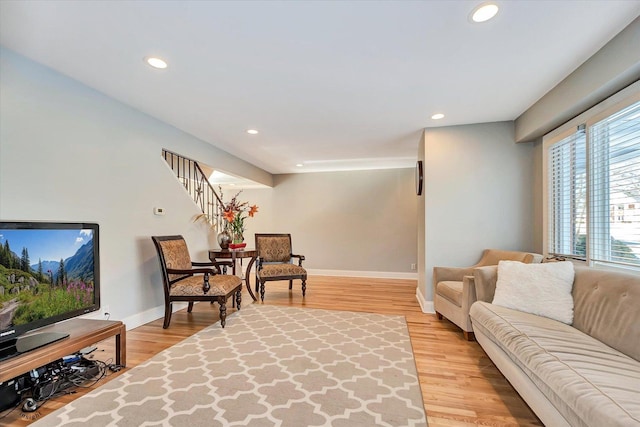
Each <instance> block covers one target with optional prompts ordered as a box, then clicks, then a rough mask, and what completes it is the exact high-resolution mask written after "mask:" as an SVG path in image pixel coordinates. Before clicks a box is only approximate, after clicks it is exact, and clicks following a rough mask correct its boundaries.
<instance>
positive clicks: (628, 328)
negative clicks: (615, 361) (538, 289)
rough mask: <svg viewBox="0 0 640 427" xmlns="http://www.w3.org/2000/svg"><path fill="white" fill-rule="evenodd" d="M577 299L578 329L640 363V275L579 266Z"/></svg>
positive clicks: (576, 326) (574, 298)
mask: <svg viewBox="0 0 640 427" xmlns="http://www.w3.org/2000/svg"><path fill="white" fill-rule="evenodd" d="M573 300H574V302H575V306H574V316H573V327H574V328H577V329H579V330H581V331H582V332H584V333H585V334H588V335H591V336H592V337H594V338H596V339H598V340H600V341H602V342H604V343H605V344H607V345H608V346H610V347H613V348H615V349H616V350H618V351H621V352H623V353H624V354H626V355H628V356H631V357H633V358H634V359H636V360H638V361H640V276H638V275H637V274H624V273H616V274H613V273H611V272H610V271H604V270H596V269H593V268H586V267H583V268H580V267H577V268H576V279H575V282H574V284H573ZM638 389H640V386H639V387H638Z"/></svg>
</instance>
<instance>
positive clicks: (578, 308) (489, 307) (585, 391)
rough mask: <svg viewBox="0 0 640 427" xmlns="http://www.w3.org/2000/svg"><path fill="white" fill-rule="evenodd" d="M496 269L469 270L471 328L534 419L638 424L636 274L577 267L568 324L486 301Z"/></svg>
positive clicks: (601, 425)
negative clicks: (472, 286)
mask: <svg viewBox="0 0 640 427" xmlns="http://www.w3.org/2000/svg"><path fill="white" fill-rule="evenodd" d="M497 272H498V267H496V266H491V267H481V268H478V269H476V270H475V271H474V280H475V286H476V294H477V298H478V302H476V303H474V304H473V305H472V307H471V311H470V316H471V321H472V325H473V329H474V332H475V336H476V339H477V341H478V343H479V344H480V345H481V346H482V348H483V349H484V351H485V352H486V353H487V355H488V356H489V357H490V358H491V359H492V360H493V362H494V363H495V365H496V366H497V367H498V368H499V369H500V371H501V372H502V373H503V374H504V376H505V377H506V378H507V379H508V380H509V382H510V383H511V384H512V385H513V387H514V388H515V389H516V390H517V391H518V393H519V394H520V395H521V396H522V398H523V399H524V400H525V401H526V402H527V404H528V405H529V406H530V407H531V409H532V410H533V411H534V412H535V413H536V415H537V416H538V417H539V418H540V420H541V421H542V422H543V423H544V424H545V425H546V426H549V427H559V426H573V427H577V426H592V427H616V426H625V427H631V426H636V427H637V426H640V276H638V275H633V274H623V273H616V272H609V271H602V270H595V269H590V268H586V267H576V268H575V278H574V282H573V289H572V296H573V302H574V317H573V324H572V325H567V324H565V323H561V322H558V321H555V320H552V319H549V318H546V317H541V316H537V315H534V314H528V313H524V312H520V311H516V310H512V309H508V308H504V307H500V306H497V305H494V304H491V301H493V297H494V292H495V289H496V280H497Z"/></svg>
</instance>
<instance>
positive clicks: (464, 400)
mask: <svg viewBox="0 0 640 427" xmlns="http://www.w3.org/2000/svg"><path fill="white" fill-rule="evenodd" d="M266 289H267V290H266V293H265V302H264V304H273V305H285V306H287V305H288V306H294V307H307V308H321V309H329V310H347V311H361V312H370V313H379V314H395V315H404V316H405V318H406V320H407V325H408V328H409V334H410V336H411V342H412V345H413V351H414V355H415V359H416V365H417V368H418V375H419V378H420V386H421V388H422V396H423V399H424V406H425V410H426V412H427V418H428V421H429V426H430V427H438V426H541V425H542V424H541V422H540V421H539V420H538V419H537V418H536V416H535V415H534V414H533V412H532V411H531V410H530V409H529V407H528V406H527V405H526V404H525V403H524V401H523V400H522V399H521V398H520V396H519V395H518V394H517V393H516V391H515V390H514V389H513V388H512V387H511V385H510V384H509V383H508V382H507V380H506V379H505V378H504V377H503V376H502V374H500V372H499V371H498V370H497V368H496V367H495V366H494V365H493V363H492V362H491V360H490V359H489V358H488V357H487V356H486V355H485V354H484V352H483V351H482V348H481V347H480V346H479V345H478V343H476V342H468V341H466V340H464V338H463V335H462V332H461V331H460V330H459V329H458V328H457V327H456V326H455V325H453V324H452V323H450V322H449V321H447V320H443V321H438V320H437V319H436V316H435V315H434V314H425V313H422V311H421V310H420V306H419V305H418V302H417V300H416V295H415V293H416V281H414V280H385V279H370V278H344V277H318V276H316V277H311V278H309V280H308V281H307V295H306V297H305V298H304V299H303V298H302V292H301V291H300V284H299V282H297V283H294V289H293V291H292V292H290V291H289V289H288V283H287V282H269V283H267V288H266ZM243 302H244V305H245V306H246V304H249V303H250V302H251V297H250V296H249V294H248V293H247V292H246V290H245V291H244V293H243ZM217 313H218V310H217V306H216V307H215V308H212V307H211V306H210V305H209V304H205V303H199V304H196V306H195V307H194V310H193V313H191V314H189V313H186V311H185V310H181V311H179V312H177V313H174V315H173V318H172V320H171V326H170V327H169V329H162V319H158V320H155V321H153V322H151V323H148V324H146V325H143V326H140V327H138V328H136V329H132V330H130V331H128V332H127V365H128V366H127V369H130V368H132V367H134V366H136V365H138V364H140V363H142V362H144V361H145V360H147V359H149V358H150V357H152V356H153V355H155V354H157V353H159V352H160V351H162V350H164V349H165V348H168V347H170V346H172V345H173V344H175V343H177V342H180V341H182V340H183V339H185V338H186V337H188V336H190V335H192V334H194V333H195V332H197V331H199V330H201V329H203V328H205V327H206V326H208V325H210V324H211V323H213V322H215V321H217V320H218V314H217ZM233 313H234V310H233V309H231V308H230V309H229V311H228V315H229V316H233ZM113 354H114V345H113V340H106V341H104V342H101V343H100V344H99V345H98V350H97V351H96V352H95V353H93V356H94V358H95V359H98V360H102V361H107V360H108V359H112V358H113ZM122 372H124V371H120V372H118V373H110V375H109V377H108V379H111V378H115V376H117V375H120V374H121V373H122ZM108 379H107V380H108ZM104 382H105V380H103V381H101V382H100V383H98V384H97V385H96V386H93V387H91V388H89V389H81V390H79V391H78V392H77V393H75V394H72V395H66V396H62V397H60V398H56V399H55V400H51V401H49V402H46V403H45V404H44V405H43V406H42V407H40V408H39V409H38V410H37V411H36V412H34V413H28V414H27V413H22V412H21V411H20V409H19V408H18V409H15V410H14V411H12V412H11V413H9V414H8V415H7V416H5V417H4V418H0V425H12V426H13V425H15V426H23V425H28V424H30V423H31V422H32V420H33V419H36V418H39V417H42V416H45V415H46V414H48V413H50V412H52V411H53V410H55V409H57V408H59V407H61V406H63V405H64V404H66V403H68V402H71V401H72V400H74V399H76V398H78V397H79V396H81V395H82V394H85V393H86V392H87V391H88V390H90V389H92V388H95V387H98V386H100V385H102V384H103V383H104ZM5 414H6V412H5V413H0V417H2V416H3V415H5Z"/></svg>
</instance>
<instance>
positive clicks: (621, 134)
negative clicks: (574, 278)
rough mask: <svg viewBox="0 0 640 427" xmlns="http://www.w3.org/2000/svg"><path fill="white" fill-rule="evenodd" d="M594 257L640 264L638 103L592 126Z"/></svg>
mask: <svg viewBox="0 0 640 427" xmlns="http://www.w3.org/2000/svg"><path fill="white" fill-rule="evenodd" d="M588 134H589V146H590V162H589V168H590V172H591V175H590V210H591V220H590V224H591V232H590V243H589V244H590V247H591V248H592V251H591V252H592V253H591V256H590V258H591V259H592V260H594V261H601V262H612V263H620V264H627V265H634V266H640V102H637V103H635V104H632V105H630V106H628V107H627V108H625V109H623V110H621V111H619V112H617V113H615V114H613V115H611V116H609V117H607V118H605V119H603V120H601V121H599V122H597V123H595V124H593V125H592V126H590V127H589V131H588Z"/></svg>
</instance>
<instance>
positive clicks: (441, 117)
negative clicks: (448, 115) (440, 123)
mask: <svg viewBox="0 0 640 427" xmlns="http://www.w3.org/2000/svg"><path fill="white" fill-rule="evenodd" d="M431 118H432V119H433V120H440V119H443V118H444V114H442V113H438V114H434V115H433V116H431Z"/></svg>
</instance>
